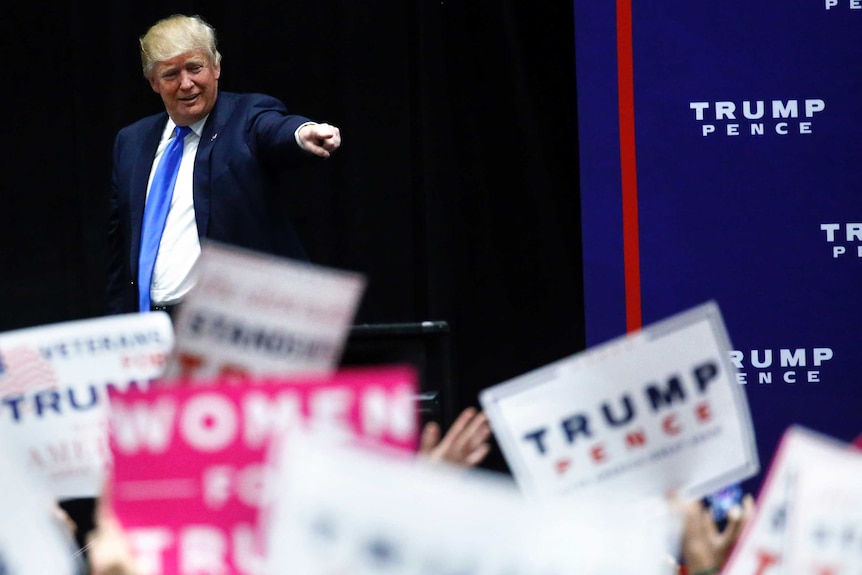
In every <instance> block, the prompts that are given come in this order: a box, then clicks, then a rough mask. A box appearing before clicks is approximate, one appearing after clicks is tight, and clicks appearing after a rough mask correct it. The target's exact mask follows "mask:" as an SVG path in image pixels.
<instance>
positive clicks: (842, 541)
mask: <svg viewBox="0 0 862 575" xmlns="http://www.w3.org/2000/svg"><path fill="white" fill-rule="evenodd" d="M859 485H862V453H860V452H858V451H856V450H851V449H850V448H849V446H848V445H846V444H843V443H840V442H838V441H835V440H833V439H831V438H828V437H825V436H822V435H819V434H817V433H814V432H812V431H808V430H806V429H804V428H800V427H792V428H790V429H789V430H787V432H786V433H785V434H784V436H783V437H782V439H781V443H780V445H779V447H778V450H777V451H776V455H775V457H774V459H773V462H772V465H771V466H770V468H769V473H768V474H767V477H766V481H765V482H764V485H763V489H762V490H761V493H760V495H759V497H758V501H757V507H756V512H755V515H754V517H753V518H752V520H751V521H749V524H748V526H747V527H746V530H745V532H744V533H743V534H742V537H741V538H740V542H739V543H738V544H737V546H736V548H735V549H734V551H733V554H732V555H731V557H730V559H729V560H728V562H727V565H726V566H725V569H724V571H722V573H724V574H725V575H802V574H805V575H841V574H843V573H858V572H859V571H860V567H862V553H860V550H862V493H860V491H859Z"/></svg>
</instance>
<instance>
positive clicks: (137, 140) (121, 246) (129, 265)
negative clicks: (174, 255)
mask: <svg viewBox="0 0 862 575" xmlns="http://www.w3.org/2000/svg"><path fill="white" fill-rule="evenodd" d="M167 119H168V115H167V113H166V112H162V113H160V114H156V115H153V116H149V117H147V118H144V119H142V120H139V121H138V122H135V123H134V124H132V125H130V126H127V127H125V128H123V129H122V130H120V132H119V133H118V134H117V137H116V140H115V141H114V168H113V178H112V189H111V204H110V219H109V232H108V237H109V251H110V261H109V269H108V310H109V312H110V313H127V312H133V311H137V309H138V291H137V285H136V282H137V277H138V253H139V251H140V245H141V224H142V221H143V216H144V202H145V200H146V195H147V182H148V180H149V176H150V170H151V168H152V164H153V159H154V158H155V155H156V150H157V148H158V145H159V140H160V139H161V135H162V132H163V130H164V128H165V123H166V122H167ZM308 121H309V120H308V119H307V118H304V117H302V116H296V115H289V114H287V110H286V109H285V107H284V105H283V104H282V103H281V102H279V101H278V100H276V99H275V98H272V97H270V96H265V95H262V94H232V93H230V92H219V94H218V98H217V99H216V103H215V106H214V107H213V109H212V111H211V112H210V115H209V118H208V119H207V121H206V124H205V125H204V130H203V134H202V135H201V139H200V144H199V145H198V151H197V156H196V157H195V163H194V176H193V181H194V189H193V197H194V207H195V219H196V221H197V228H198V236H199V237H200V238H201V239H204V238H210V239H213V240H218V241H221V242H225V243H229V244H234V245H237V246H241V247H244V248H248V249H252V250H256V251H263V252H268V253H273V254H277V255H282V256H287V257H292V258H300V259H304V258H305V254H304V251H303V249H302V247H301V245H300V243H299V240H298V238H297V237H296V233H295V232H294V229H293V226H292V225H291V224H290V221H289V219H288V218H287V214H284V213H281V211H279V210H274V209H271V206H270V204H271V203H272V202H271V198H272V195H273V194H274V193H276V192H277V188H278V178H279V175H280V173H281V172H282V171H283V170H284V169H285V168H287V167H290V166H291V165H294V164H296V163H298V162H301V161H303V160H304V159H306V158H308V157H309V154H307V153H306V152H304V151H303V150H302V149H301V148H300V147H299V146H298V145H297V143H296V139H295V137H294V133H295V131H296V129H297V128H298V127H299V126H300V125H302V124H303V123H304V122H308Z"/></svg>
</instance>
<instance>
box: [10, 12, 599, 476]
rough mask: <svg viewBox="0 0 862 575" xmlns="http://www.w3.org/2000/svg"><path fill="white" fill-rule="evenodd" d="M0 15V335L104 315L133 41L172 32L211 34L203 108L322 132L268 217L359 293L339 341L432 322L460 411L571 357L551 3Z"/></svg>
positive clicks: (565, 94) (563, 45) (571, 192)
mask: <svg viewBox="0 0 862 575" xmlns="http://www.w3.org/2000/svg"><path fill="white" fill-rule="evenodd" d="M0 12H2V18H0V30H2V33H0V42H2V44H3V49H2V54H3V56H2V58H3V60H4V62H3V66H2V71H3V77H4V81H5V86H4V90H3V92H4V98H3V99H4V102H5V103H4V109H5V112H6V121H5V122H4V128H5V129H4V130H3V135H4V137H3V148H2V150H3V152H2V162H3V169H2V184H0V194H2V202H0V229H2V232H0V233H2V236H0V250H2V267H0V273H2V276H0V329H2V330H8V329H14V328H19V327H25V326H31V325H39V324H43V323H51V322H58V321H65V320H70V319H77V318H84V317H93V316H98V315H101V314H102V313H103V309H104V304H105V301H104V299H105V298H104V291H103V290H104V281H105V271H104V270H105V243H104V238H105V228H106V208H107V198H108V187H109V182H110V169H111V165H110V162H111V159H110V155H111V145H112V142H113V136H114V134H115V132H116V131H117V129H119V128H120V127H122V126H123V125H126V124H128V123H130V122H132V121H134V120H136V119H138V118H140V117H142V116H144V115H147V114H150V113H154V112H156V111H159V110H160V109H161V103H160V100H159V98H158V96H157V95H156V94H154V93H153V92H152V91H151V90H150V88H149V86H148V85H147V84H146V82H145V81H144V80H143V78H142V76H141V71H140V64H139V58H138V51H137V49H138V47H137V38H138V36H140V35H141V34H142V33H144V32H145V31H146V29H147V27H148V26H149V25H150V24H152V23H154V22H155V21H156V20H158V19H159V18H162V17H164V16H167V15H170V14H172V13H186V14H200V15H201V16H203V17H204V18H205V19H206V20H207V21H209V22H210V23H211V24H212V25H213V26H214V27H215V28H216V30H217V32H218V36H219V47H220V51H221V52H222V54H223V58H224V59H223V61H222V77H221V81H220V87H221V89H222V90H230V91H256V92H264V93H269V94H271V95H274V96H276V97H278V98H280V99H282V100H283V101H284V102H285V103H286V105H287V107H288V109H289V110H292V111H295V112H297V113H301V114H304V115H307V116H310V117H312V118H314V119H317V120H320V121H328V122H330V123H333V124H336V125H338V126H339V127H341V129H342V133H343V136H344V146H343V148H342V150H341V151H339V153H338V154H337V156H336V157H334V158H333V159H332V160H330V161H328V162H319V163H316V164H314V165H313V166H310V167H308V168H302V169H300V170H298V171H295V172H292V173H290V174H289V176H288V177H286V178H285V180H284V183H283V187H284V194H283V202H284V205H283V206H281V208H282V209H287V210H290V213H291V214H292V215H293V217H294V220H295V223H296V226H297V228H298V230H299V232H300V235H301V237H302V238H303V240H304V242H305V244H306V247H307V249H308V251H309V254H310V256H311V258H312V259H313V260H314V261H316V262H318V263H321V264H325V265H330V266H335V267H340V268H345V269H351V270H357V271H361V272H363V273H365V274H367V276H368V278H369V289H368V291H367V293H366V296H365V299H364V301H363V304H362V308H361V310H360V313H359V317H358V318H357V322H362V323H378V322H410V321H421V320H427V319H433V320H441V319H442V320H446V321H448V322H449V323H450V325H451V326H452V330H453V335H452V338H453V344H454V353H455V356H454V367H455V377H456V381H457V383H458V385H459V390H460V398H459V399H458V402H459V404H460V405H461V406H464V405H468V404H475V403H476V394H477V392H478V391H479V390H480V389H482V388H484V387H487V386H489V385H492V384H494V383H496V382H498V381H501V380H503V379H506V378H508V377H512V376H514V375H517V374H519V373H521V372H523V371H526V370H529V369H532V368H535V367H538V366H540V365H542V364H544V363H547V362H549V361H552V360H554V359H558V358H560V357H563V356H565V355H568V354H570V353H573V352H575V351H577V350H580V349H582V348H583V346H584V334H583V287H582V281H581V259H580V258H581V256H580V225H579V217H580V216H579V207H578V205H579V197H578V184H577V125H576V94H575V75H574V38H573V28H574V25H573V14H572V6H571V2H568V1H566V0H563V1H559V0H555V1H545V0H541V1H533V2H529V3H528V2H518V1H516V0H500V1H498V2H481V3H478V2H467V1H456V0H442V1H441V0H363V1H362V2H357V1H356V0H328V1H322V0H317V1H314V2H310V1H306V2H279V3H275V2H273V3H264V2H237V1H236V0H227V1H221V2H218V1H207V2H167V1H164V2H157V1H150V2H142V1H138V2H89V1H86V2H85V1H84V0H77V1H69V2H64V3H56V4H50V5H49V6H46V5H40V4H38V3H23V2H18V3H7V4H6V5H5V7H4V8H2V9H0ZM499 463H500V460H499V456H497V457H496V462H495V458H492V460H491V462H490V463H489V465H491V466H494V465H495V464H499Z"/></svg>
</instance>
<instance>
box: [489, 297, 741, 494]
mask: <svg viewBox="0 0 862 575" xmlns="http://www.w3.org/2000/svg"><path fill="white" fill-rule="evenodd" d="M729 351H730V345H729V341H728V337H727V333H726V331H725V328H724V324H723V322H722V319H721V313H720V311H719V308H718V306H717V305H716V304H715V303H707V304H704V305H701V306H699V307H696V308H694V309H691V310H689V311H687V312H684V313H681V314H678V315H676V316H673V317H671V318H669V319H667V320H665V321H662V322H659V323H657V324H654V325H652V326H649V327H647V328H645V329H643V330H641V331H640V332H637V333H634V334H631V335H629V336H625V337H622V338H619V339H616V340H613V341H611V342H608V343H606V344H603V345H600V346H597V347H595V348H593V349H590V350H587V351H585V352H583V353H580V354H576V355H573V356H571V357H568V358H565V359H562V360H560V361H557V362H555V363H552V364H549V365H547V366H545V367H543V368H540V369H537V370H535V371H533V372H530V373H527V374H525V375H522V376H520V377H517V378H515V379H513V380H510V381H507V382H504V383H501V384H499V385H496V386H494V387H491V388H488V389H486V390H484V391H483V392H482V393H481V394H480V401H481V403H482V406H483V407H484V409H485V411H486V412H487V414H488V419H489V421H490V423H491V426H492V428H493V430H494V433H495V435H496V437H497V439H498V441H499V443H500V446H501V449H502V450H503V454H504V455H505V457H506V460H507V462H508V463H509V466H510V467H511V469H512V472H513V474H514V476H515V478H516V479H517V481H518V484H519V485H520V486H521V488H522V489H523V490H524V491H525V492H526V493H528V494H530V495H532V496H536V497H557V496H566V497H578V496H582V497H589V496H591V495H598V494H606V495H608V494H612V495H614V496H615V497H618V498H623V499H626V498H631V499H636V498H645V497H650V496H662V495H664V494H665V493H667V492H668V491H670V490H676V491H678V492H679V493H680V494H681V495H685V496H691V497H698V496H702V495H705V494H707V493H709V492H711V491H713V490H715V489H717V488H720V487H723V486H725V485H728V484H730V483H734V482H737V481H740V480H742V479H744V478H746V477H749V476H751V475H752V474H754V473H756V472H757V469H758V461H757V452H756V449H755V443H754V436H753V431H752V427H751V421H750V417H749V413H748V406H747V403H746V400H745V396H744V394H743V393H742V391H741V389H740V387H739V386H738V384H737V383H736V378H735V375H734V368H733V365H732V363H731V362H730V359H729Z"/></svg>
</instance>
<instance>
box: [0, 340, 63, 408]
mask: <svg viewBox="0 0 862 575" xmlns="http://www.w3.org/2000/svg"><path fill="white" fill-rule="evenodd" d="M55 387H57V376H56V375H55V373H54V368H53V367H51V362H49V361H48V360H47V359H45V358H44V357H43V356H42V354H41V353H40V352H39V350H37V349H33V348H32V347H27V346H18V347H13V348H11V349H4V350H0V397H4V396H8V395H21V394H23V393H28V392H31V391H36V390H42V389H52V388H55Z"/></svg>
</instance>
